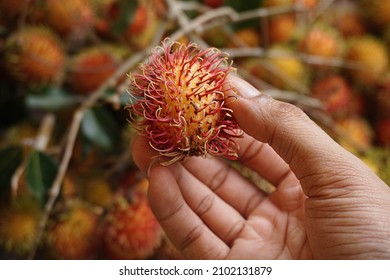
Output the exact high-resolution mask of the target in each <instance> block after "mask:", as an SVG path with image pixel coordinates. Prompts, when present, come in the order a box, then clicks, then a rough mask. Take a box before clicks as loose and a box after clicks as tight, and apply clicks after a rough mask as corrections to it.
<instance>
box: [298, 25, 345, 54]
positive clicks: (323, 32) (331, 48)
mask: <svg viewBox="0 0 390 280" xmlns="http://www.w3.org/2000/svg"><path fill="white" fill-rule="evenodd" d="M300 49H301V50H302V51H303V52H306V53H308V54H312V55H318V56H323V57H335V56H340V55H341V52H342V49H343V47H342V44H341V39H340V36H339V34H338V32H337V31H336V30H335V29H333V28H331V27H329V26H326V25H319V24H318V25H315V26H314V27H313V28H311V29H310V30H309V31H308V33H307V34H305V36H304V37H303V38H302V40H301V42H300Z"/></svg>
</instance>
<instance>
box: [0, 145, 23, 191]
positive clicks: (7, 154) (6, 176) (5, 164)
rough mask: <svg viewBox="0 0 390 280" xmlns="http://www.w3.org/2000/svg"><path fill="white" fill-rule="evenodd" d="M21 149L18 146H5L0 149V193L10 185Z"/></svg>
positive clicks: (19, 158) (20, 159)
mask: <svg viewBox="0 0 390 280" xmlns="http://www.w3.org/2000/svg"><path fill="white" fill-rule="evenodd" d="M22 157H23V149H22V148H21V147H19V146H15V147H7V148H3V149H1V150H0V193H1V194H3V193H5V192H6V191H7V190H9V187H10V185H11V177H12V175H13V174H14V172H15V170H16V168H17V167H18V166H19V165H20V163H21V161H22Z"/></svg>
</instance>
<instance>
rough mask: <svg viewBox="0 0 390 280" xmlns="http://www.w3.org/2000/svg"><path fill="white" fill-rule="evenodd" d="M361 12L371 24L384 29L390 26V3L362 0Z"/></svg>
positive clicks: (360, 2)
mask: <svg viewBox="0 0 390 280" xmlns="http://www.w3.org/2000/svg"><path fill="white" fill-rule="evenodd" d="M359 6H360V10H361V11H362V12H363V14H364V16H365V17H366V18H367V21H368V22H369V23H373V24H374V25H375V27H378V28H384V27H386V26H387V25H389V24H390V2H389V1H383V0H360V1H359Z"/></svg>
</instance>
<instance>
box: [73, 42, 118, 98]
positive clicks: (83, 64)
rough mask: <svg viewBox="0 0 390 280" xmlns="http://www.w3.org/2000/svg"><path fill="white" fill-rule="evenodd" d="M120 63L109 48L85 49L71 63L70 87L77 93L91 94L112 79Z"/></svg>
mask: <svg viewBox="0 0 390 280" xmlns="http://www.w3.org/2000/svg"><path fill="white" fill-rule="evenodd" d="M119 63H120V58H118V57H116V56H115V55H114V53H113V51H112V49H111V48H110V47H108V46H101V47H91V48H87V49H83V50H81V51H80V52H78V53H77V54H76V55H75V56H74V57H73V59H72V61H71V62H70V66H69V74H68V77H67V80H68V83H69V86H70V88H71V89H72V90H73V91H74V92H76V93H81V94H88V93H91V92H92V91H94V90H96V89H97V88H98V87H99V86H100V85H101V84H102V83H104V81H105V80H107V79H108V78H109V77H111V75H112V74H113V73H114V72H115V70H116V69H117V67H118V65H119Z"/></svg>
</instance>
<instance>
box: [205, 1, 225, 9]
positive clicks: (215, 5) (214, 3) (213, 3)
mask: <svg viewBox="0 0 390 280" xmlns="http://www.w3.org/2000/svg"><path fill="white" fill-rule="evenodd" d="M203 2H204V4H205V5H207V6H209V7H211V8H219V7H221V6H222V5H223V4H224V2H225V0H204V1H203Z"/></svg>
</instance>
